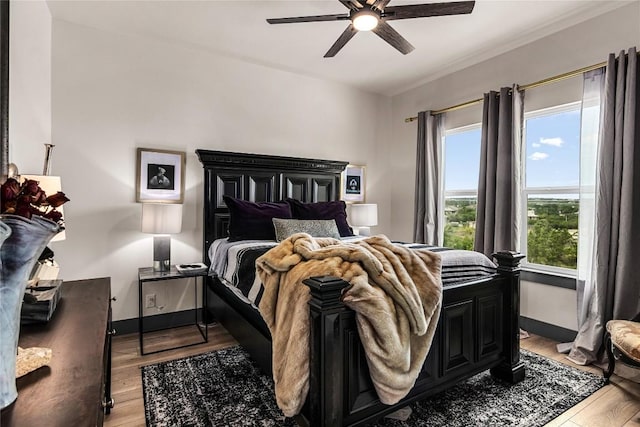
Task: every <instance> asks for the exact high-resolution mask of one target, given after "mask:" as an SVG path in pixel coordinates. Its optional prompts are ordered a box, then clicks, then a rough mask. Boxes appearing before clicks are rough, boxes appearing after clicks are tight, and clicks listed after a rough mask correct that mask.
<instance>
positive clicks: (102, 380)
mask: <svg viewBox="0 0 640 427" xmlns="http://www.w3.org/2000/svg"><path fill="white" fill-rule="evenodd" d="M111 335H112V331H111V279H110V278H108V277H107V278H100V279H90V280H78V281H72V282H64V283H63V284H62V298H61V299H60V301H59V302H58V307H57V308H56V312H55V313H54V315H53V318H52V319H51V320H50V321H49V323H47V324H44V325H29V326H22V327H21V328H20V340H19V345H20V347H23V348H26V347H48V348H51V350H52V357H51V364H50V366H48V367H43V368H40V369H38V370H37V371H34V372H31V373H29V374H27V375H25V376H23V377H22V378H19V379H18V381H17V386H18V399H17V400H16V401H15V402H14V403H13V404H12V405H10V406H9V407H7V408H5V409H4V410H3V411H2V421H1V422H0V425H1V426H2V427H9V426H50V427H56V426H74V427H80V426H87V427H89V426H91V427H93V426H101V425H102V421H103V418H104V409H105V407H107V410H108V408H110V406H109V404H110V403H111V396H110V394H111V385H110V383H111V378H110V377H111Z"/></svg>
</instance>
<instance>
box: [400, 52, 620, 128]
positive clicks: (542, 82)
mask: <svg viewBox="0 0 640 427" xmlns="http://www.w3.org/2000/svg"><path fill="white" fill-rule="evenodd" d="M605 65H607V63H606V62H601V63H599V64H594V65H589V66H588V67H582V68H579V69H577V70H573V71H569V72H567V73H563V74H558V75H557V76H553V77H548V78H546V79H542V80H539V81H537V82H533V83H529V84H526V85H523V86H520V89H521V90H527V89H533V88H535V87H539V86H544V85H547V84H549V83H555V82H559V81H561V80H564V79H568V78H570V77H575V76H578V75H580V74H582V73H586V72H587V71H591V70H596V69H598V68H602V67H604V66H605ZM483 100H484V98H478V99H474V100H471V101H467V102H463V103H462V104H457V105H454V106H452V107H447V108H443V109H441V110H435V111H432V112H431V114H432V115H435V114H442V113H448V112H449V111H455V110H460V109H462V108H466V107H471V106H472V105H477V104H480V103H482V101H483ZM415 120H418V117H417V116H415V117H407V118H406V119H404V122H405V123H411V122H413V121H415Z"/></svg>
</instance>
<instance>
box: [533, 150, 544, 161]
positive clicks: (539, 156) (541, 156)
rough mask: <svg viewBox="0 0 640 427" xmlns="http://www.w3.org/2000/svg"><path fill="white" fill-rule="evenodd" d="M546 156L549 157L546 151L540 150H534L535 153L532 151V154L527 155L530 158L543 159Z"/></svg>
mask: <svg viewBox="0 0 640 427" xmlns="http://www.w3.org/2000/svg"><path fill="white" fill-rule="evenodd" d="M547 157H549V155H548V154H547V153H541V152H540V151H536V152H535V153H533V154H532V155H530V156H529V158H530V159H531V160H534V161H535V160H544V159H546V158H547Z"/></svg>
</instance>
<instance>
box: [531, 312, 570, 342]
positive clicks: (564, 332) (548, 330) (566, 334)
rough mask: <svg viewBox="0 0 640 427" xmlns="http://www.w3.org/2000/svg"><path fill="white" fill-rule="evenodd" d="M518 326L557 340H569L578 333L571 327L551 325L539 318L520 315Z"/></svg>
mask: <svg viewBox="0 0 640 427" xmlns="http://www.w3.org/2000/svg"><path fill="white" fill-rule="evenodd" d="M520 327H521V328H522V329H524V330H525V331H527V332H531V333H533V334H536V335H540V336H543V337H546V338H551V339H552V340H555V341H558V342H571V341H573V340H574V339H575V338H576V335H577V334H578V333H577V332H576V331H573V330H571V329H567V328H563V327H562V326H557V325H552V324H551V323H546V322H541V321H540V320H536V319H531V318H529V317H524V316H520Z"/></svg>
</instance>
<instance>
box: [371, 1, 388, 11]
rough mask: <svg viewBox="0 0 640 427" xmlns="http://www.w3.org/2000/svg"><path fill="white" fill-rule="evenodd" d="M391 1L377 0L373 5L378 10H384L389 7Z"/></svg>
mask: <svg viewBox="0 0 640 427" xmlns="http://www.w3.org/2000/svg"><path fill="white" fill-rule="evenodd" d="M389 1H390V0H377V1H375V3H374V4H373V7H375V8H376V9H378V10H384V8H385V7H387V4H389Z"/></svg>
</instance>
